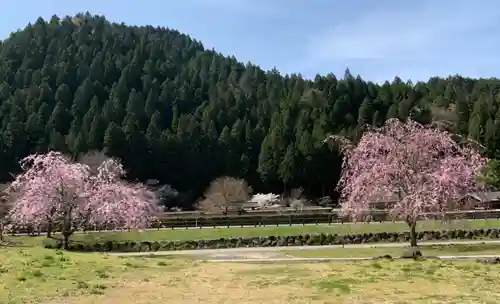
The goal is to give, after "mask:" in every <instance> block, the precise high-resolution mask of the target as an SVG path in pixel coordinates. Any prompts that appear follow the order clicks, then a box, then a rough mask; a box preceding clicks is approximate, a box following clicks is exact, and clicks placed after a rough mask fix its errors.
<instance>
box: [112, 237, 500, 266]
mask: <svg viewBox="0 0 500 304" xmlns="http://www.w3.org/2000/svg"><path fill="white" fill-rule="evenodd" d="M480 244H500V240H484V241H476V240H474V241H447V242H422V243H420V245H419V246H420V247H425V246H443V245H480ZM407 246H408V244H407V243H380V244H377V243H375V244H352V245H325V246H284V247H250V248H221V249H198V250H179V251H155V252H123V253H122V252H120V253H115V252H112V253H108V254H109V255H114V256H173V255H185V256H191V257H196V258H197V259H203V260H207V261H233V262H238V261H241V262H242V261H246V262H248V261H251V260H252V261H254V262H264V261H272V262H286V261H288V262H293V261H302V262H305V261H358V260H363V259H371V258H324V259H319V260H318V259H315V258H293V257H291V256H288V255H286V254H284V253H283V252H281V251H283V250H287V251H291V250H319V249H321V250H324V249H342V248H403V247H407ZM466 257H467V258H468V259H478V258H481V256H466ZM483 257H484V256H483ZM489 257H496V256H489ZM464 258H465V257H461V256H443V259H464Z"/></svg>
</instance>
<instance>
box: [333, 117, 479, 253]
mask: <svg viewBox="0 0 500 304" xmlns="http://www.w3.org/2000/svg"><path fill="white" fill-rule="evenodd" d="M342 143H343V144H344V145H343V151H344V155H345V157H344V162H343V168H342V174H341V178H340V181H339V184H338V188H339V190H340V192H341V196H340V199H341V210H342V214H343V215H344V216H351V217H352V218H354V219H362V218H364V217H365V216H366V215H367V212H366V211H367V210H368V209H370V203H372V202H374V201H377V200H383V199H384V198H388V197H391V198H394V199H395V202H394V203H392V204H390V205H388V206H387V209H388V210H389V212H390V214H391V215H392V216H394V217H395V218H398V219H402V220H404V221H405V222H406V223H407V224H408V225H409V226H410V234H411V245H412V246H416V232H415V226H416V222H417V220H418V219H421V218H423V217H425V215H426V213H438V214H440V213H444V212H446V211H449V210H451V209H463V208H467V207H468V206H465V202H464V203H462V204H460V203H457V201H459V199H460V198H462V197H463V196H464V195H466V194H467V193H469V192H474V191H481V190H483V189H484V185H483V184H481V183H480V182H478V178H477V177H478V176H479V174H480V170H481V169H482V167H483V166H484V165H485V164H486V162H487V159H486V158H484V157H482V156H481V155H480V154H479V153H477V152H476V151H475V150H474V149H472V148H471V147H468V146H463V145H460V144H458V143H457V142H455V141H454V140H453V139H452V135H451V134H449V133H447V132H443V131H440V130H437V129H434V128H430V127H427V126H423V125H421V124H419V123H417V122H415V121H411V120H409V121H407V122H406V123H403V122H401V121H399V120H397V119H390V120H387V121H386V123H385V125H384V126H383V127H381V128H374V129H371V130H368V131H366V132H365V133H364V134H363V136H362V138H361V139H360V141H359V143H358V144H357V145H352V144H350V143H345V142H342Z"/></svg>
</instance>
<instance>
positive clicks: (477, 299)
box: [0, 248, 500, 304]
mask: <svg viewBox="0 0 500 304" xmlns="http://www.w3.org/2000/svg"><path fill="white" fill-rule="evenodd" d="M0 261H2V263H1V264H0V303H2V304H3V303H5V304H21V303H23V304H24V303H44V304H52V303H53V304H55V303H72V304H86V303H88V304H90V303H120V304H141V303H144V304H145V303H239V304H254V303H292V304H294V303H295V304H298V303H312V304H320V303H374V304H375V303H376V304H379V303H492V304H493V303H498V298H499V297H500V292H499V291H498V288H497V283H498V281H499V280H500V271H499V270H500V266H499V265H484V264H479V263H475V262H443V261H423V262H418V261H393V262H390V261H383V260H381V261H370V262H359V263H324V264H318V263H313V264H292V265H282V264H280V265H255V264H240V263H232V264H231V263H208V262H200V261H193V260H184V259H175V258H172V257H169V258H163V259H162V258H154V259H151V258H137V257H135V258H120V257H116V256H108V255H104V254H94V253H87V254H84V253H71V252H62V251H54V250H47V249H41V248H25V249H18V248H4V249H1V250H0Z"/></svg>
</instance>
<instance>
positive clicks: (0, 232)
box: [0, 221, 4, 242]
mask: <svg viewBox="0 0 500 304" xmlns="http://www.w3.org/2000/svg"><path fill="white" fill-rule="evenodd" d="M3 228H4V227H3V221H0V241H2V242H3V241H4V238H3Z"/></svg>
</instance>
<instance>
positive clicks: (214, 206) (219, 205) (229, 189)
mask: <svg viewBox="0 0 500 304" xmlns="http://www.w3.org/2000/svg"><path fill="white" fill-rule="evenodd" d="M251 193H252V188H251V187H250V186H249V185H248V183H247V182H246V181H245V180H243V179H238V178H234V177H228V176H224V177H219V178H217V179H216V180H214V181H213V182H212V183H211V184H210V186H209V187H208V188H207V190H206V191H205V194H204V198H203V199H202V200H201V201H200V202H199V203H198V209H200V210H204V211H208V212H221V213H223V214H227V212H228V210H229V208H230V207H231V206H232V205H233V204H235V203H238V202H245V201H247V200H248V199H249V198H250V194H251Z"/></svg>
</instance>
